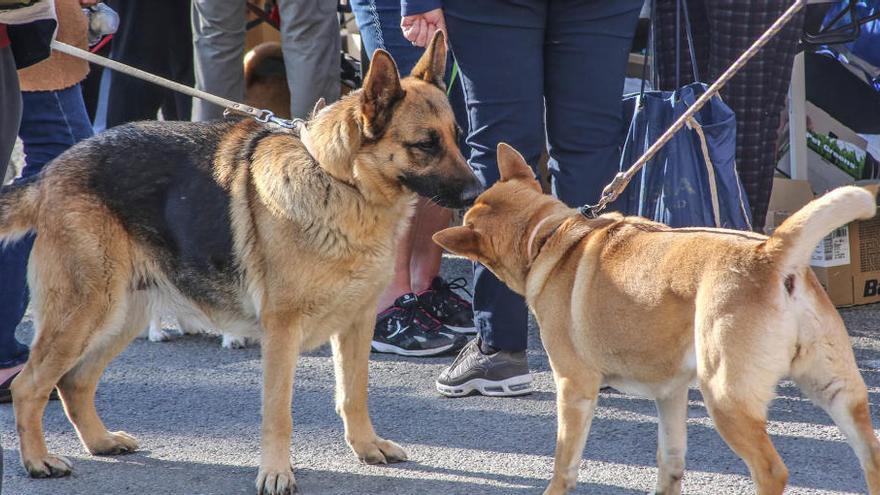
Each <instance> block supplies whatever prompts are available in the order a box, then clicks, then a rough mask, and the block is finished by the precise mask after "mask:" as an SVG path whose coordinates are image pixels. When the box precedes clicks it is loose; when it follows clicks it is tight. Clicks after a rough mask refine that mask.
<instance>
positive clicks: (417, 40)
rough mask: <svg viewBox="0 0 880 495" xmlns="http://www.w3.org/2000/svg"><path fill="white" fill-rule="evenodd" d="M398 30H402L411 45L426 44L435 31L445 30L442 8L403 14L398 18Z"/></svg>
mask: <svg viewBox="0 0 880 495" xmlns="http://www.w3.org/2000/svg"><path fill="white" fill-rule="evenodd" d="M400 30H401V31H403V37H404V38H406V39H407V40H409V41H410V43H412V44H413V45H416V46H427V44H428V42H429V41H431V38H433V37H434V33H435V32H437V31H443V32H446V21H445V20H444V18H443V9H434V10H429V11H427V12H424V13H421V14H416V15H408V16H405V17H403V18H401V19H400Z"/></svg>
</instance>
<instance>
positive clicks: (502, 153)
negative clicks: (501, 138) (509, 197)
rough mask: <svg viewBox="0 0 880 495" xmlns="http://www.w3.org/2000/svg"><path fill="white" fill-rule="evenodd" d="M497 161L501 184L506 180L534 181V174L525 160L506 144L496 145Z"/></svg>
mask: <svg viewBox="0 0 880 495" xmlns="http://www.w3.org/2000/svg"><path fill="white" fill-rule="evenodd" d="M495 156H496V158H497V160H498V171H499V172H500V173H501V182H505V181H508V180H513V179H519V180H530V181H533V182H536V183H537V181H536V180H535V173H534V172H533V171H532V167H529V164H528V163H526V159H525V158H523V156H522V155H520V154H519V151H516V150H515V149H514V148H513V146H511V145H509V144H507V143H498V147H497V148H496V151H495Z"/></svg>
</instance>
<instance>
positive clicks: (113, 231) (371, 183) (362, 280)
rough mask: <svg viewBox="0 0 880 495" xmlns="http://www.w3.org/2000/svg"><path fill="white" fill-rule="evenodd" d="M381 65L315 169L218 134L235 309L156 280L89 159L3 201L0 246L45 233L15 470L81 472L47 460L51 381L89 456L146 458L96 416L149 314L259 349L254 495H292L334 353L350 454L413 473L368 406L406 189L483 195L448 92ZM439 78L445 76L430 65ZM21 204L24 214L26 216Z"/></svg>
mask: <svg viewBox="0 0 880 495" xmlns="http://www.w3.org/2000/svg"><path fill="white" fill-rule="evenodd" d="M441 52H442V53H441ZM445 53H446V48H445V42H444V40H443V37H442V35H438V36H437V37H435V39H434V41H433V43H432V45H431V48H430V49H429V50H427V51H426V54H425V57H426V58H427V59H428V60H439V61H440V62H439V63H440V64H441V65H442V64H443V63H445V59H446V55H445ZM441 55H442V56H441ZM374 61H375V62H374V64H373V65H372V66H371V69H370V73H369V74H368V75H367V84H366V86H367V89H365V90H364V91H363V92H361V91H358V92H355V93H352V94H350V95H348V96H347V97H345V98H343V99H342V100H341V101H339V102H338V103H336V104H334V105H331V106H329V107H326V108H324V109H323V110H321V111H320V112H318V114H317V115H316V116H315V117H314V119H313V120H312V121H310V122H309V123H308V127H309V129H308V134H309V136H310V141H311V142H310V149H311V150H312V151H314V153H315V156H314V157H312V156H310V155H309V153H308V152H307V151H306V149H305V147H304V146H303V144H302V143H301V142H300V141H299V139H298V138H297V137H296V136H294V135H292V134H289V133H284V132H277V133H274V134H269V135H267V136H266V137H265V138H263V139H262V140H260V141H259V142H257V143H256V144H254V145H253V146H254V147H253V150H252V152H251V153H243V152H242V147H243V146H245V144H244V143H248V142H251V141H249V140H248V139H249V138H250V137H251V136H253V135H254V133H257V132H260V131H261V130H262V129H264V127H263V126H261V125H260V124H257V123H255V122H253V121H243V122H242V123H240V124H238V125H236V126H234V127H231V130H229V131H228V132H227V133H226V135H225V136H224V137H223V139H222V141H221V143H220V145H219V149H218V151H217V153H216V155H215V158H214V163H213V167H214V174H215V176H216V180H217V182H218V183H219V184H220V185H221V186H222V187H223V188H224V189H225V190H226V191H228V194H229V197H230V198H231V203H230V216H231V223H232V234H233V238H234V239H233V242H234V253H235V257H236V260H237V262H238V264H239V265H240V267H241V273H242V274H243V275H242V280H241V287H239V288H237V289H236V296H235V297H237V298H238V299H237V302H236V303H235V304H229V305H227V306H216V305H214V306H211V305H209V304H207V303H199V302H196V301H193V300H189V299H187V298H186V297H185V296H184V295H183V294H182V293H181V291H179V290H178V289H177V288H176V287H175V286H174V285H173V284H172V283H171V281H170V280H168V277H166V276H165V274H164V272H163V271H162V270H160V268H159V262H158V260H157V259H156V254H155V253H154V251H153V250H152V249H151V248H150V246H148V245H146V244H142V243H141V242H139V241H138V240H137V238H135V237H133V236H132V234H131V233H130V232H128V231H127V230H126V229H125V228H123V225H122V224H121V222H120V220H119V219H118V218H117V217H116V216H115V215H114V214H113V212H111V211H110V210H109V209H108V208H107V207H106V206H105V205H104V204H103V203H102V202H101V201H100V199H99V198H98V197H96V196H94V195H92V194H90V193H89V192H88V189H87V188H86V187H85V184H84V181H85V179H83V177H87V176H88V174H87V173H86V172H87V171H88V170H89V167H91V166H92V165H93V164H91V163H81V162H77V161H76V160H75V158H71V157H76V156H78V155H76V154H75V153H74V154H68V155H64V156H62V158H60V159H59V160H60V162H55V163H53V164H52V165H51V166H50V167H49V168H48V169H47V172H46V174H45V175H44V176H43V178H42V179H41V180H40V181H39V182H38V183H36V184H35V185H34V186H32V187H31V188H29V189H22V190H15V191H12V190H8V191H7V190H4V194H3V195H0V238H2V236H8V235H10V234H19V233H21V230H22V229H23V228H30V229H33V230H36V232H37V233H38V234H39V235H38V237H37V240H36V243H35V245H34V250H33V254H32V257H31V262H30V267H29V283H30V287H31V291H32V294H33V296H32V297H33V299H32V304H33V307H34V310H35V326H36V329H37V335H36V338H35V340H34V344H33V346H32V348H31V356H30V360H29V361H28V362H27V364H26V365H25V367H24V369H23V370H22V372H21V374H20V375H19V376H18V378H16V379H15V381H14V382H13V384H12V394H13V399H14V405H15V417H16V424H17V427H18V432H19V440H20V445H21V459H22V463H23V464H24V466H25V468H26V469H27V470H28V472H29V473H30V474H31V475H32V476H35V477H46V476H63V475H66V474H68V473H69V472H70V462H69V461H68V460H66V459H64V458H62V457H60V456H56V455H53V454H50V453H49V452H48V450H47V448H46V444H45V442H44V438H43V432H42V425H41V422H42V416H43V410H44V407H45V405H46V401H47V398H48V396H49V392H50V391H51V390H52V388H53V387H54V386H55V385H56V383H57V385H58V387H59V389H60V390H61V397H62V399H63V401H64V407H65V412H66V413H67V415H68V418H69V419H70V421H71V422H72V423H73V425H74V426H75V427H76V430H77V433H78V434H79V436H80V438H81V440H82V442H83V444H84V446H85V447H86V449H87V450H88V451H89V452H91V453H93V454H118V453H125V452H129V451H132V450H134V449H135V448H137V443H136V441H135V440H134V439H133V438H132V437H131V436H130V435H128V434H126V433H124V432H116V433H111V432H109V431H107V429H106V428H105V427H104V425H103V423H102V422H101V420H100V418H99V417H98V414H97V411H96V410H95V406H94V393H95V387H96V385H97V382H98V379H99V377H100V375H101V373H102V372H103V370H104V368H105V366H106V365H107V363H108V362H109V361H110V360H111V359H112V358H113V357H114V356H115V355H116V354H117V353H118V352H120V351H121V350H122V349H123V348H124V347H125V346H126V345H127V344H128V342H130V341H131V339H133V338H134V337H135V336H136V335H137V333H138V332H139V331H140V330H141V329H142V328H143V327H144V326H145V325H146V323H147V319H148V318H147V317H148V315H149V314H154V312H153V311H154V310H155V307H156V306H160V305H166V304H172V305H174V308H175V309H174V311H173V313H174V314H186V319H187V321H189V320H191V319H196V320H201V321H203V322H204V323H205V326H206V327H208V328H219V329H223V331H224V332H230V333H235V334H238V335H245V336H247V335H259V336H260V339H261V343H262V354H263V363H264V365H263V375H264V376H263V381H264V385H263V387H264V389H263V419H262V449H261V459H260V470H259V474H258V477H257V491H258V493H260V494H282V493H284V494H287V493H291V492H293V491H294V490H295V488H296V487H295V480H294V476H293V472H292V470H291V463H290V457H289V449H290V433H291V429H292V423H291V414H290V404H291V396H292V387H293V379H294V369H295V366H296V362H297V357H298V355H299V353H300V352H301V351H303V350H305V349H309V348H312V347H315V346H317V345H320V344H322V343H324V342H326V341H328V340H330V341H331V343H332V347H333V357H334V364H335V369H336V375H337V387H336V404H337V411H338V412H339V414H340V415H341V416H342V420H343V423H344V427H345V439H346V441H347V442H348V444H349V445H350V446H351V449H352V450H353V451H354V453H355V454H356V455H357V457H358V458H359V459H361V460H362V461H364V462H367V463H385V462H396V461H401V460H405V459H406V457H407V455H406V453H405V452H404V451H403V449H402V448H401V447H400V446H398V445H397V444H395V443H393V442H391V441H388V440H385V439H383V438H381V437H379V436H378V435H377V434H376V433H375V431H374V430H373V426H372V423H371V421H370V417H369V414H368V410H367V372H368V357H369V352H370V340H371V337H372V332H373V321H374V320H375V308H376V303H377V299H378V297H379V295H380V293H381V292H382V290H383V288H384V286H385V285H386V284H387V282H388V280H389V277H390V275H391V273H392V264H393V263H392V261H393V254H394V252H393V248H392V247H393V246H394V245H395V238H396V236H397V235H398V233H399V232H400V231H401V230H402V229H403V227H404V225H405V223H406V222H407V221H408V218H409V216H410V212H411V210H412V204H413V202H414V200H415V194H414V193H413V192H412V191H411V190H410V189H408V188H407V187H404V186H403V185H402V184H401V182H400V179H399V177H401V176H402V175H404V174H407V173H409V174H415V175H418V174H424V173H431V174H434V175H436V176H437V177H438V178H439V181H440V182H443V183H450V184H452V183H455V184H458V185H459V186H461V185H466V186H467V187H470V188H471V190H474V189H475V188H476V187H477V185H478V184H479V183H478V181H477V179H476V177H475V176H474V175H473V173H472V172H471V171H470V168H469V167H468V166H467V163H466V162H465V160H464V158H463V157H462V156H461V153H460V152H459V151H458V146H457V144H456V140H455V128H454V125H455V124H454V118H453V116H452V111H451V109H450V108H449V105H448V102H447V101H446V97H445V94H444V92H443V91H442V90H441V88H440V87H438V86H437V85H436V84H435V83H434V81H433V80H428V79H420V78H418V77H409V78H405V79H403V80H402V81H399V80H398V75H397V69H396V66H395V65H394V62H393V61H392V60H391V57H390V56H389V55H388V54H387V53H385V52H377V53H376V54H375V55H374ZM435 72H436V73H442V72H443V67H442V66H437V67H432V69H431V71H430V73H432V74H433V73H435ZM317 109H320V107H317ZM426 130H431V131H432V132H436V133H437V134H438V135H440V136H442V143H440V144H441V145H442V147H440V148H438V150H437V153H435V154H434V155H433V157H432V158H431V159H427V158H424V157H423V156H422V155H419V154H412V153H411V152H410V151H408V150H410V147H411V145H409V144H408V143H411V142H414V141H418V140H419V139H421V138H422V136H423V134H424V133H425V132H426ZM245 159H246V160H248V161H247V163H242V162H241V161H242V160H245ZM316 162H317V163H316ZM432 177H433V175H432ZM474 195H475V194H474ZM472 197H473V196H471V199H472ZM13 200H14V201H16V202H20V205H21V208H20V209H16V210H15V211H16V212H17V213H13V208H12V201H13ZM4 201H7V204H5V206H4ZM144 281H149V285H148V286H147V288H146V289H145V288H144V284H145V282H144Z"/></svg>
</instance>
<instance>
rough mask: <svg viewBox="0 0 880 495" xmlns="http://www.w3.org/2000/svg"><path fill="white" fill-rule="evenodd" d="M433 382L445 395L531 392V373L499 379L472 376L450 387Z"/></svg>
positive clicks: (511, 394) (503, 394) (500, 394)
mask: <svg viewBox="0 0 880 495" xmlns="http://www.w3.org/2000/svg"><path fill="white" fill-rule="evenodd" d="M435 384H436V386H437V391H438V392H440V393H441V394H443V395H445V396H446V397H464V396H465V395H469V394H471V393H473V392H474V391H477V392H479V393H480V394H482V395H488V396H490V397H514V396H517V395H526V394H530V393H532V374H531V373H529V374H527V375H518V376H512V377H510V378H507V379H504V380H499V381H493V380H486V379H483V378H474V379H472V380H468V381H466V382H464V383H462V384H461V385H456V386H452V387H450V386H449V385H443V384H442V383H440V382H435Z"/></svg>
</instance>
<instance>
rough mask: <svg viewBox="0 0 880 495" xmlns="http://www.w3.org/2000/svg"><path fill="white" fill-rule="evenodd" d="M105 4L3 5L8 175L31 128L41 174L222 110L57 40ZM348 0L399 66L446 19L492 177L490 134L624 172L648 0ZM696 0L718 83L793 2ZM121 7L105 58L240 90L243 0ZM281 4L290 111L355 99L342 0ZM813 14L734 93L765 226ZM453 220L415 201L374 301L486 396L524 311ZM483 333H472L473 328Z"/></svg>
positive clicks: (455, 85)
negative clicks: (454, 257) (438, 240)
mask: <svg viewBox="0 0 880 495" xmlns="http://www.w3.org/2000/svg"><path fill="white" fill-rule="evenodd" d="M97 1H98V0H54V2H52V1H50V0H40V1H38V2H36V4H34V2H33V1H24V0H22V1H20V2H18V3H19V4H21V5H20V6H22V7H23V6H25V5H27V6H28V9H29V12H31V13H30V14H29V15H21V14H22V12H24V9H11V10H4V9H5V8H6V4H10V3H11V4H13V5H14V4H16V3H17V2H16V0H11V2H9V1H4V2H2V3H0V107H2V108H3V111H0V177H3V176H4V174H3V172H4V171H5V167H6V164H7V162H8V161H9V156H10V153H11V150H12V146H13V143H14V141H15V138H16V136H18V137H19V138H20V139H21V140H22V142H23V143H24V152H25V156H26V164H25V166H24V169H23V170H22V172H21V174H20V176H19V177H18V178H16V179H15V181H27V180H28V178H29V177H31V176H34V175H35V174H38V173H39V172H40V170H41V169H42V168H43V167H44V166H45V165H46V164H47V163H49V162H50V161H51V160H52V159H53V158H54V157H56V156H58V155H59V154H60V153H62V152H63V151H64V150H65V149H67V148H68V147H70V146H72V145H73V144H75V143H76V142H78V141H80V140H82V139H85V138H88V137H89V136H91V135H92V134H93V132H100V131H101V130H103V129H105V128H109V127H113V126H116V125H120V124H123V123H125V122H130V121H135V120H143V119H156V118H157V115H159V114H160V113H161V117H162V118H164V119H166V120H190V119H192V120H207V119H214V118H223V109H222V108H220V107H218V106H216V105H213V104H210V103H206V102H204V101H202V100H198V99H195V100H192V99H190V98H188V97H184V96H182V95H180V94H177V93H174V92H171V91H170V90H166V89H164V88H160V87H158V86H154V85H151V84H150V83H147V82H144V81H141V80H138V79H135V78H132V77H130V76H127V75H124V74H121V73H117V72H112V71H104V72H103V74H101V73H97V72H96V73H93V74H92V75H88V73H89V66H88V64H87V63H86V62H84V61H82V60H80V59H77V58H74V57H72V56H69V55H65V54H62V53H58V52H51V53H50V49H49V47H48V41H49V40H50V39H51V36H52V32H53V31H55V28H56V24H57V35H56V36H57V39H58V40H60V41H63V42H66V43H69V44H72V45H75V46H79V47H81V48H86V47H87V45H88V36H87V33H88V29H89V26H88V20H87V16H86V15H84V13H83V10H82V8H83V7H90V6H93V5H95V4H96V3H97ZM649 1H650V0H649ZM349 3H350V6H351V9H352V12H353V13H354V16H355V18H356V20H357V25H358V28H359V31H360V35H361V39H362V42H363V45H364V47H365V52H366V53H367V54H372V53H373V52H374V50H376V49H380V48H381V49H385V50H387V51H388V52H389V53H390V54H391V55H392V57H393V58H394V60H395V61H396V63H397V65H398V68H399V70H400V72H401V74H407V73H409V71H410V70H411V69H412V68H413V66H414V65H415V63H416V61H417V60H418V58H419V56H420V55H421V54H422V52H423V50H424V46H425V44H426V43H427V42H428V41H429V40H430V39H431V36H432V34H433V32H434V31H436V30H444V31H445V32H446V33H447V34H448V39H449V44H450V48H451V56H450V57H451V58H452V57H454V63H453V60H452V59H450V60H449V63H447V67H448V74H447V76H446V81H447V87H448V90H449V91H448V94H449V98H450V102H451V103H452V106H453V109H454V111H455V115H456V119H457V120H458V124H459V126H460V128H461V129H462V133H461V138H460V147H461V150H462V153H463V154H464V156H465V157H467V158H468V161H469V163H470V165H471V167H472V168H473V170H474V171H475V172H476V174H477V175H478V177H479V178H480V180H481V181H482V182H483V185H484V186H489V185H491V184H492V183H494V182H495V181H497V180H498V179H499V174H498V168H497V166H496V157H495V150H496V145H497V144H498V143H499V142H501V141H504V142H507V143H509V144H511V145H512V146H513V147H514V148H516V149H517V150H519V151H520V152H521V153H522V154H523V156H524V157H525V158H526V160H527V161H528V162H529V163H530V164H532V165H533V166H534V165H535V164H537V163H538V161H539V158H540V156H541V155H542V153H544V152H545V151H546V153H547V154H548V156H549V162H548V166H549V171H550V184H551V188H552V192H553V194H555V195H556V196H558V197H559V198H560V199H561V200H563V201H564V202H566V203H567V204H569V205H570V206H580V205H583V204H587V203H592V202H594V201H595V200H596V198H598V197H599V195H600V193H601V191H602V188H603V187H604V186H605V184H607V183H608V182H609V181H610V180H611V178H612V177H613V176H614V174H615V173H616V172H617V171H618V167H619V156H620V137H621V135H622V127H623V125H624V122H623V118H622V113H621V103H620V100H621V98H620V97H621V94H622V93H623V88H624V81H625V76H626V69H627V63H628V56H629V53H630V49H631V46H632V42H633V37H634V33H635V31H636V26H637V22H638V19H639V13H640V11H642V9H643V7H644V5H645V1H644V0H615V1H609V0H549V1H548V0H521V1H516V2H513V1H510V0H481V1H472V0H350V2H349ZM652 3H653V2H652ZM656 3H657V5H656V15H655V16H654V22H655V23H656V32H657V40H658V42H657V60H658V63H657V64H656V65H657V68H658V72H659V75H660V84H661V87H662V88H663V89H674V87H673V86H674V84H676V83H680V81H681V79H682V78H684V77H686V76H687V75H688V74H690V73H691V71H690V68H689V65H688V63H689V58H688V57H684V58H683V59H684V62H685V63H684V64H683V65H682V66H681V67H680V68H679V70H680V74H674V67H675V66H677V65H678V64H677V63H676V64H673V63H672V61H671V59H672V58H673V57H671V56H670V55H669V53H670V47H671V46H673V44H674V43H673V41H674V38H675V33H676V31H675V30H672V29H671V28H670V26H672V25H673V24H674V22H675V21H674V12H675V9H676V0H656ZM684 3H685V6H686V8H687V9H689V10H690V11H691V13H692V18H693V20H694V25H695V30H696V31H697V32H696V33H695V36H696V37H697V38H698V43H696V47H697V53H696V57H695V60H696V61H697V63H698V64H699V65H701V66H702V67H701V71H700V72H701V73H702V74H705V75H707V76H708V78H709V79H710V80H711V78H713V77H715V76H717V75H718V73H719V72H720V71H721V70H723V69H724V68H725V67H727V65H729V63H730V62H731V61H732V60H733V59H734V58H735V57H736V56H737V55H738V54H739V53H741V52H742V51H743V50H744V49H745V47H746V46H748V44H749V43H751V41H753V39H754V38H755V37H756V36H757V34H756V33H760V32H762V31H763V30H764V29H766V27H767V26H769V24H770V23H772V22H773V20H775V18H776V17H777V16H778V13H779V12H781V10H783V9H784V8H785V7H787V4H788V3H787V2H784V1H781V0H770V1H766V0H764V1H757V0H747V1H743V0H737V1H734V0H723V1H711V2H709V1H704V0H690V1H686V2H684ZM40 4H42V7H41V8H38V9H35V8H34V5H36V6H39V5H40ZM107 4H108V5H110V6H111V7H112V8H113V9H115V10H116V11H117V12H118V14H119V19H120V23H119V28H118V31H117V32H116V34H115V35H114V38H113V40H112V42H111V43H110V49H109V56H110V58H113V59H115V60H119V61H121V62H123V63H127V64H130V65H133V66H136V67H139V68H141V69H144V70H147V71H149V72H152V73H155V74H157V75H160V76H163V77H167V78H170V79H173V80H176V81H178V82H181V83H183V84H188V85H194V86H195V87H196V88H197V89H201V90H204V91H207V92H209V93H212V94H215V95H218V96H221V97H224V98H228V99H231V100H234V101H243V99H244V96H245V95H244V73H243V65H242V60H243V58H244V49H245V33H246V2H245V0H192V2H191V4H190V5H188V2H179V1H171V0H107ZM744 4H749V5H744ZM752 4H754V5H752ZM277 5H278V8H279V13H280V32H281V46H282V50H283V55H284V63H285V72H286V76H287V82H288V85H289V88H290V96H291V98H290V115H291V116H292V117H299V118H306V117H307V116H308V115H309V112H310V111H311V110H312V108H313V106H314V103H315V101H317V100H318V99H319V98H324V99H325V100H326V101H327V102H328V103H332V102H333V101H335V100H336V99H338V98H339V97H340V93H341V88H340V63H339V61H340V50H341V44H340V35H339V19H338V13H337V0H307V1H304V0H278V2H277ZM759 7H760V8H759ZM670 12H672V13H673V14H672V15H673V17H672V18H670ZM800 22H801V21H796V22H793V23H792V24H790V25H789V26H788V27H787V28H786V31H785V33H783V35H782V36H780V37H778V38H777V39H775V40H774V41H773V42H772V44H771V45H770V46H769V47H768V49H766V50H765V51H764V52H762V54H761V55H759V57H764V62H766V63H760V62H756V63H753V64H752V65H750V66H747V67H746V68H745V69H744V70H743V71H742V73H741V74H740V75H738V76H737V77H736V78H734V80H733V81H731V83H730V84H729V85H728V86H727V87H726V88H725V90H724V92H723V96H724V97H725V99H727V101H728V102H729V103H730V104H731V106H732V107H733V109H734V111H735V112H736V114H737V120H738V128H737V130H738V141H737V162H738V169H739V172H740V174H741V176H742V177H743V179H744V180H743V182H744V185H745V188H746V192H747V193H748V196H749V202H750V205H751V208H752V217H753V225H754V227H755V228H756V229H760V228H761V227H762V226H763V223H764V216H765V214H766V209H767V202H768V199H769V194H770V185H771V184H772V175H773V169H774V166H775V150H776V142H775V140H776V130H777V129H776V128H777V127H778V123H779V120H778V119H779V113H780V111H781V110H782V107H783V104H784V98H785V91H786V89H787V87H788V81H789V79H790V70H791V69H790V68H791V59H792V57H793V55H794V52H795V46H796V43H797V40H798V38H799V34H800V24H799V23H800ZM741 26H747V27H748V29H747V30H743V29H740V27H741ZM453 68H454V69H453ZM453 72H457V75H456V74H453ZM87 76H88V77H89V79H86V78H87ZM84 81H86V82H85V83H84ZM451 219H452V212H451V211H449V210H447V209H444V208H441V207H439V206H437V205H435V204H433V203H431V202H429V201H427V200H424V199H420V200H419V202H418V204H417V206H416V209H415V215H414V217H413V219H412V222H411V224H410V226H409V228H408V230H407V231H406V232H404V233H403V235H401V237H400V240H399V242H398V245H397V258H396V264H395V268H394V274H393V277H392V282H391V284H390V285H389V286H388V288H387V289H386V290H385V292H384V294H383V295H382V297H381V298H380V302H379V307H378V308H376V314H377V316H376V327H375V334H374V339H373V348H374V350H376V351H381V352H392V353H396V354H400V355H405V356H434V355H440V354H449V353H453V352H456V351H458V352H459V355H458V357H457V358H456V359H455V360H454V361H453V362H452V364H451V365H450V366H449V367H448V368H447V369H446V370H444V371H443V372H442V373H441V375H440V376H439V377H438V379H437V383H438V390H440V391H441V392H443V391H444V390H451V389H456V388H461V387H462V386H467V385H468V384H471V385H473V389H475V390H477V391H478V392H481V393H484V394H490V395H499V396H504V395H520V394H524V393H528V392H529V391H531V381H532V378H531V374H530V372H529V366H528V361H527V356H526V347H527V341H528V339H527V336H528V309H527V307H526V305H525V303H524V301H523V299H522V298H521V297H520V296H518V295H516V294H514V293H513V292H512V291H510V289H508V288H507V287H506V286H505V285H504V284H503V283H501V282H500V281H499V280H498V279H497V278H496V277H495V276H494V275H493V274H492V273H491V272H490V271H488V270H487V269H486V268H485V267H483V266H481V265H480V264H478V263H475V264H474V267H473V269H474V276H473V284H472V286H471V287H470V293H471V294H472V302H471V300H469V299H468V298H465V297H463V296H462V294H461V293H459V292H458V291H461V290H467V289H466V287H465V285H466V284H465V283H464V282H463V281H462V280H451V281H448V280H444V279H443V278H442V277H441V275H440V261H441V254H442V251H441V248H440V247H439V246H437V245H436V244H434V243H433V242H432V240H431V236H432V235H433V234H434V233H435V232H437V231H439V230H440V229H442V228H444V227H446V226H448V225H449V222H450V220H451ZM32 244H33V236H32V235H31V236H26V237H25V238H23V239H21V240H19V241H17V242H15V243H12V244H10V245H8V246H5V247H4V248H2V250H0V401H2V400H9V394H8V387H9V384H10V382H11V380H12V378H14V376H15V375H16V373H18V371H19V370H20V369H21V367H22V366H23V363H24V362H25V361H26V360H27V357H28V349H27V346H25V345H23V344H22V343H20V342H18V341H17V340H16V338H15V330H16V327H17V326H18V324H19V323H20V322H21V320H22V318H23V315H24V313H25V309H26V307H27V303H28V296H27V282H26V272H27V261H28V255H29V251H30V246H31V245H32ZM218 330H220V331H222V329H218ZM469 334H477V336H476V338H473V339H472V340H470V341H469V342H468V340H467V337H466V336H467V335H469Z"/></svg>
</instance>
